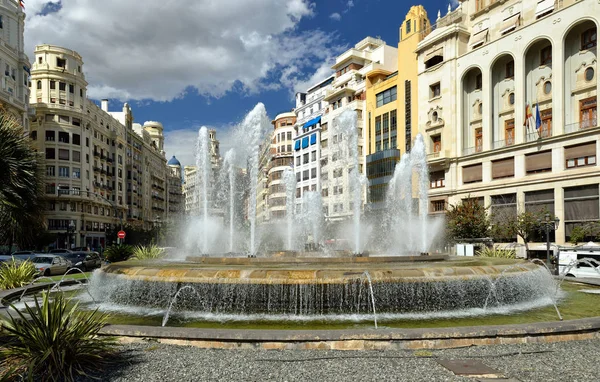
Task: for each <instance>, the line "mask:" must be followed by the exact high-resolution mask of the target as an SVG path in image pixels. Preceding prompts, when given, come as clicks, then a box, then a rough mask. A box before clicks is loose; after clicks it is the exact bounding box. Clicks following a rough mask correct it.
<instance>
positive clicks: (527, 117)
mask: <svg viewBox="0 0 600 382" xmlns="http://www.w3.org/2000/svg"><path fill="white" fill-rule="evenodd" d="M532 118H533V113H532V112H531V106H529V102H527V105H526V106H525V122H523V126H526V127H527V128H528V129H529V128H530V127H532V126H531V119H532Z"/></svg>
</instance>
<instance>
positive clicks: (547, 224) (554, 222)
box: [538, 213, 560, 275]
mask: <svg viewBox="0 0 600 382" xmlns="http://www.w3.org/2000/svg"><path fill="white" fill-rule="evenodd" d="M559 223H560V219H559V218H554V219H550V214H548V213H547V214H546V215H544V219H539V220H538V224H539V226H540V230H544V231H546V262H547V265H548V269H550V267H551V266H552V262H551V260H550V230H552V231H556V230H557V229H558V224H559ZM554 274H555V275H558V256H557V258H556V268H555V269H554Z"/></svg>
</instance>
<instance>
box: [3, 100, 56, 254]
mask: <svg viewBox="0 0 600 382" xmlns="http://www.w3.org/2000/svg"><path fill="white" fill-rule="evenodd" d="M42 169H43V166H42V159H41V157H40V155H39V154H38V152H37V151H36V150H35V148H34V147H33V145H32V143H31V141H30V139H29V137H28V136H27V135H26V134H25V132H24V130H23V127H22V126H21V125H20V124H19V122H18V121H17V120H16V119H15V118H14V117H12V116H11V115H10V114H8V113H7V112H6V111H4V110H1V109H0V227H2V230H0V243H4V244H8V245H9V246H12V245H13V244H17V245H18V246H19V247H21V248H24V247H29V246H33V245H34V244H35V239H36V236H37V235H38V233H39V232H40V231H43V230H44V229H45V228H44V225H45V224H44V199H43V185H44V177H43V170H42Z"/></svg>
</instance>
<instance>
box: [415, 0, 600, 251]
mask: <svg viewBox="0 0 600 382" xmlns="http://www.w3.org/2000/svg"><path fill="white" fill-rule="evenodd" d="M599 15H600V4H599V3H598V2H597V1H570V0H564V1H559V2H554V1H536V2H533V1H529V2H526V1H504V2H493V1H487V0H484V1H474V0H468V1H462V2H461V5H460V7H459V8H457V9H456V10H454V11H452V12H450V13H449V14H447V15H446V16H445V17H444V18H441V19H439V20H438V22H437V24H436V28H434V30H433V31H432V32H431V33H430V34H429V35H428V36H427V37H426V38H425V39H424V40H423V41H421V42H420V43H419V45H418V48H417V53H418V65H419V92H418V94H419V125H420V131H421V133H422V134H423V135H424V137H425V141H426V142H427V144H428V149H429V155H428V159H429V165H430V170H431V173H430V178H431V190H430V199H431V200H430V203H431V205H430V212H431V213H443V211H444V207H445V206H446V205H447V204H448V203H457V202H459V201H460V200H462V199H465V198H468V197H470V198H477V199H478V200H480V201H481V202H482V203H484V204H485V205H486V206H489V207H490V209H491V212H492V215H494V213H495V212H500V211H504V212H507V213H509V214H510V216H513V217H514V216H516V214H517V213H518V212H523V211H531V210H534V209H540V208H544V209H546V210H547V211H548V212H549V213H550V214H554V215H556V216H557V217H558V218H559V219H560V224H559V227H558V229H557V231H556V237H555V239H556V243H557V244H564V243H566V242H568V241H569V239H570V236H571V232H572V231H573V229H574V227H576V226H581V225H584V224H586V223H587V222H592V221H598V220H600V211H599V208H600V207H599V202H598V200H599V187H600V185H599V183H600V182H599V180H598V179H600V178H599V175H600V172H599V171H598V166H597V163H596V161H597V158H598V155H599V152H598V150H599V147H598V143H599V142H598V137H599V136H600V135H599V134H598V133H599V132H600V128H599V127H598V118H597V89H598V85H599V77H598V75H597V28H598V24H599V22H600V16H599ZM434 58H435V60H434ZM432 60H433V61H432ZM508 240H511V241H514V240H516V238H507V241H508Z"/></svg>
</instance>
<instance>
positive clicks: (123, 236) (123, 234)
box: [117, 231, 125, 239]
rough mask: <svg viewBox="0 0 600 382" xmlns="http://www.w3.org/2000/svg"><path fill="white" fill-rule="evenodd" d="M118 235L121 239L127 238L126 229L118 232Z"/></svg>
mask: <svg viewBox="0 0 600 382" xmlns="http://www.w3.org/2000/svg"><path fill="white" fill-rule="evenodd" d="M117 237H118V238H119V239H125V231H119V232H118V233H117Z"/></svg>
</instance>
